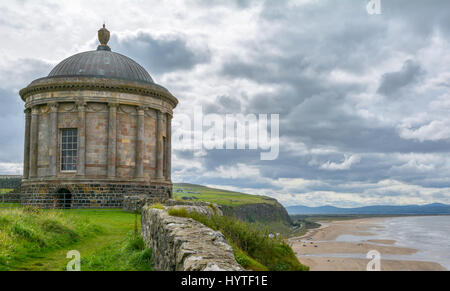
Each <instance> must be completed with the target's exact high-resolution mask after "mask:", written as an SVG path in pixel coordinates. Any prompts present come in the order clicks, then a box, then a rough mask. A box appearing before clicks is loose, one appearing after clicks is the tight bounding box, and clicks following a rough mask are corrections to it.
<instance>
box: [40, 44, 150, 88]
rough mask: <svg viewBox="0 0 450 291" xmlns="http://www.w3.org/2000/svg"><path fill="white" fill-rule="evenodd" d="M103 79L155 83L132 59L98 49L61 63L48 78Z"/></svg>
mask: <svg viewBox="0 0 450 291" xmlns="http://www.w3.org/2000/svg"><path fill="white" fill-rule="evenodd" d="M75 76H80V77H101V78H111V79H121V80H130V81H138V82H146V83H152V84H153V83H154V82H153V79H152V77H151V76H150V74H149V73H148V72H147V71H146V70H145V69H144V68H143V67H142V66H141V65H139V64H138V63H136V62H135V61H133V60H132V59H130V58H128V57H126V56H124V55H121V54H118V53H114V52H111V51H108V50H103V49H98V50H96V51H89V52H84V53H80V54H76V55H74V56H71V57H69V58H67V59H65V60H64V61H62V62H61V63H59V64H58V65H57V66H56V67H55V68H54V69H53V70H52V71H51V72H50V74H49V75H48V77H50V78H51V77H75Z"/></svg>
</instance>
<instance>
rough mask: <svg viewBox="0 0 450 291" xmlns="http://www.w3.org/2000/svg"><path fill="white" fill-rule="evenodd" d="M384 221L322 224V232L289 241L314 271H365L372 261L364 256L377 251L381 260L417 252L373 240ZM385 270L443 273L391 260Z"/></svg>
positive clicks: (384, 262)
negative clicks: (344, 237)
mask: <svg viewBox="0 0 450 291" xmlns="http://www.w3.org/2000/svg"><path fill="white" fill-rule="evenodd" d="M382 222H383V218H367V219H355V220H345V221H334V222H323V223H321V224H322V226H321V227H320V228H319V229H315V230H312V231H310V232H309V233H308V234H306V235H305V236H302V237H296V238H291V239H289V244H290V245H291V246H292V249H293V250H294V252H295V253H296V255H297V257H298V258H299V260H300V261H301V262H302V263H303V264H305V265H307V266H309V267H310V269H311V271H365V270H366V269H367V264H368V263H369V261H370V260H369V259H366V258H365V255H366V254H367V253H368V252H370V251H372V250H376V251H378V252H379V253H380V254H381V255H382V257H383V256H392V255H402V256H408V255H412V254H415V253H416V252H417V250H416V249H411V248H405V247H398V246H395V243H396V241H394V240H376V239H371V237H370V235H372V234H373V233H371V232H370V231H371V230H372V231H374V230H376V229H377V228H382ZM341 235H354V236H362V237H364V236H367V240H365V241H360V242H347V241H336V239H337V238H338V237H339V236H341ZM381 270H382V271H444V270H446V269H445V268H444V267H442V266H441V265H440V264H438V263H434V262H424V261H414V260H407V259H405V260H391V259H383V258H382V261H381Z"/></svg>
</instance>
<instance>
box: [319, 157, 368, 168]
mask: <svg viewBox="0 0 450 291" xmlns="http://www.w3.org/2000/svg"><path fill="white" fill-rule="evenodd" d="M360 161H361V157H359V156H357V155H350V156H347V155H346V156H345V158H344V161H343V162H341V163H335V162H331V161H328V162H326V163H325V164H323V165H321V166H320V168H321V169H323V170H327V171H343V170H350V169H351V167H352V166H353V165H355V164H358V163H359V162H360Z"/></svg>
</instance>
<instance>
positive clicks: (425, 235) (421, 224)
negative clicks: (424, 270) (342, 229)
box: [336, 216, 450, 270]
mask: <svg viewBox="0 0 450 291" xmlns="http://www.w3.org/2000/svg"><path fill="white" fill-rule="evenodd" d="M368 231H369V232H370V233H372V234H374V235H371V236H356V235H341V236H339V237H338V238H337V239H336V240H337V241H349V242H362V241H367V240H395V241H396V243H395V244H394V245H393V246H399V247H408V248H412V249H417V250H418V252H417V253H415V254H412V255H407V256H405V255H389V256H388V255H386V256H384V259H392V260H412V261H427V262H436V263H439V264H440V265H442V266H443V267H444V268H446V269H447V270H450V216H412V217H395V218H386V219H374V226H373V227H372V228H371V229H369V230H368Z"/></svg>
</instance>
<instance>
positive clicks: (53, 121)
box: [48, 102, 59, 177]
mask: <svg viewBox="0 0 450 291" xmlns="http://www.w3.org/2000/svg"><path fill="white" fill-rule="evenodd" d="M58 106H59V105H58V103H56V102H53V103H49V104H48V107H50V124H49V135H48V136H49V146H48V160H49V161H48V162H49V163H48V175H49V176H51V177H56V175H57V174H58V169H57V157H58Z"/></svg>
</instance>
